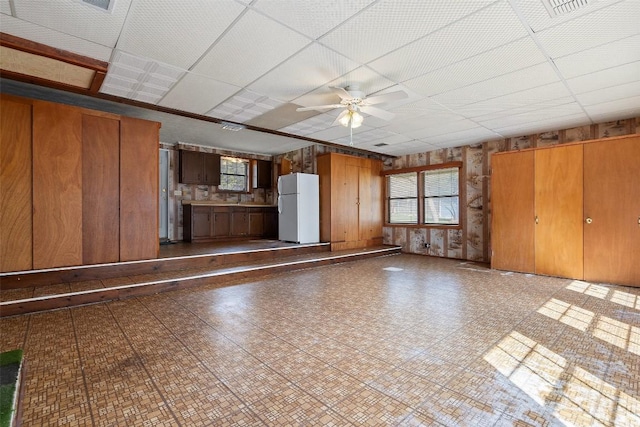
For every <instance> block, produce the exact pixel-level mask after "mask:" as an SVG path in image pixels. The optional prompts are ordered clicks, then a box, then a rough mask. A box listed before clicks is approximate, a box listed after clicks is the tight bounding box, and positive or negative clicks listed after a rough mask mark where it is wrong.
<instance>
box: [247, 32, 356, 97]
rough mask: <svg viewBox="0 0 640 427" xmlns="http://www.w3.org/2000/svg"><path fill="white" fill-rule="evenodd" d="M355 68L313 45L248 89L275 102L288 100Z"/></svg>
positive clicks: (344, 59)
mask: <svg viewBox="0 0 640 427" xmlns="http://www.w3.org/2000/svg"><path fill="white" fill-rule="evenodd" d="M357 67H358V64H357V63H355V62H353V61H351V60H349V59H347V58H345V57H344V56H342V55H339V54H337V53H335V52H333V51H331V50H329V49H327V48H325V47H323V46H320V45H319V44H317V43H314V44H312V45H311V46H309V47H307V48H305V49H304V50H303V51H302V52H300V53H298V54H297V55H295V56H294V57H292V58H290V59H288V60H287V61H286V62H284V63H283V64H281V65H279V66H278V67H276V68H275V69H274V70H272V71H270V72H269V73H267V74H266V75H264V76H263V77H261V78H260V79H258V80H257V81H256V82H254V83H252V84H251V85H249V86H248V88H249V89H250V90H253V91H255V92H259V93H269V94H270V95H271V97H273V98H274V99H279V100H281V101H291V100H293V99H296V98H298V97H300V95H301V94H304V93H307V92H310V91H312V90H314V89H316V88H318V87H323V86H326V85H327V84H328V83H329V82H331V81H333V80H335V79H336V78H337V77H339V76H341V75H343V74H346V73H348V72H349V71H351V70H354V69H355V68H357Z"/></svg>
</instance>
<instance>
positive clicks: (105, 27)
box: [13, 0, 131, 48]
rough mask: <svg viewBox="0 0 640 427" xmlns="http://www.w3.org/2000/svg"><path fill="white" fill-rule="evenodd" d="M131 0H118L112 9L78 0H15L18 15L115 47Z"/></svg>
mask: <svg viewBox="0 0 640 427" xmlns="http://www.w3.org/2000/svg"><path fill="white" fill-rule="evenodd" d="M130 3H131V0H118V1H117V2H116V3H115V5H114V7H113V9H112V10H111V12H106V11H103V10H100V9H98V8H95V7H91V6H89V5H87V4H84V3H82V2H81V1H78V0H56V1H29V0H14V1H13V4H14V6H15V12H16V15H15V16H16V17H17V18H19V19H22V20H25V21H29V22H32V23H34V24H37V25H40V26H43V27H46V28H51V29H53V30H55V31H59V32H61V33H64V34H68V35H71V36H75V37H78V38H81V39H85V40H88V41H91V42H94V43H98V44H101V45H103V46H106V47H110V48H113V47H115V45H116V42H117V41H118V37H119V36H120V31H121V30H122V25H123V24H124V20H125V18H126V16H127V12H128V11H129V6H130Z"/></svg>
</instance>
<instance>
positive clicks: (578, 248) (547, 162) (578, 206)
mask: <svg viewBox="0 0 640 427" xmlns="http://www.w3.org/2000/svg"><path fill="white" fill-rule="evenodd" d="M582 174H583V147H582V145H572V146H564V147H553V148H549V149H540V150H537V151H535V213H536V216H537V217H538V221H539V222H538V224H536V227H535V229H536V231H535V247H536V250H535V254H536V255H535V266H536V273H538V274H546V275H550V276H560V277H569V278H573V279H582V277H583V234H582V233H583V226H582V221H583V217H582V210H583V196H582V195H583V175H582Z"/></svg>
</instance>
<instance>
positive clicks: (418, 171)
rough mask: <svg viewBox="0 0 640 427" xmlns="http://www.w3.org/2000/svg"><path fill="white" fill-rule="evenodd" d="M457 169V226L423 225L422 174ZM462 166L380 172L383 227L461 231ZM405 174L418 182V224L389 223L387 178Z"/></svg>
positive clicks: (449, 164)
mask: <svg viewBox="0 0 640 427" xmlns="http://www.w3.org/2000/svg"><path fill="white" fill-rule="evenodd" d="M452 168H457V169H458V224H436V223H425V222H424V220H425V212H424V200H425V197H424V194H425V193H424V177H423V176H422V174H423V172H428V171H433V170H438V169H452ZM462 168H463V164H462V162H447V163H441V164H437V165H428V166H417V167H412V168H403V169H391V170H386V171H383V172H382V175H384V178H385V185H384V189H385V194H384V206H385V208H384V209H385V212H384V226H385V227H410V228H436V229H449V230H451V229H453V230H457V229H462V225H463V224H464V223H465V220H466V218H465V216H466V212H465V210H464V209H463V207H462V205H461V201H462V200H463V189H464V187H463V179H462V176H463V174H462V172H463V170H462ZM406 173H415V174H416V178H417V182H418V184H417V185H418V197H417V199H418V203H417V204H418V222H417V223H413V222H412V223H401V222H390V221H389V220H390V218H389V215H390V212H389V206H390V205H389V200H390V198H389V194H388V192H389V177H390V176H392V175H399V174H406Z"/></svg>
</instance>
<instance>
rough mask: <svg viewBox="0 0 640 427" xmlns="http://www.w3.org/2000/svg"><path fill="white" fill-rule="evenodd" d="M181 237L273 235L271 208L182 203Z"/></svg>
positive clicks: (275, 217) (274, 220)
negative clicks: (182, 231)
mask: <svg viewBox="0 0 640 427" xmlns="http://www.w3.org/2000/svg"><path fill="white" fill-rule="evenodd" d="M183 213H184V221H183V224H184V240H185V241H188V242H192V241H206V240H224V239H238V238H249V237H257V238H262V237H264V238H274V237H277V234H278V212H277V210H276V208H275V207H262V206H255V207H253V206H212V205H191V204H188V205H184V209H183Z"/></svg>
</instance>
